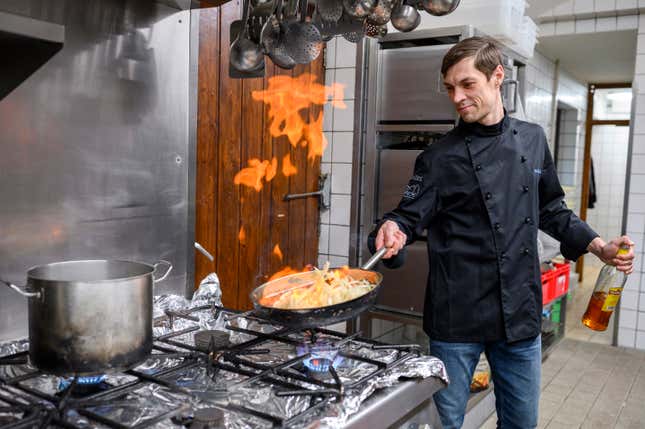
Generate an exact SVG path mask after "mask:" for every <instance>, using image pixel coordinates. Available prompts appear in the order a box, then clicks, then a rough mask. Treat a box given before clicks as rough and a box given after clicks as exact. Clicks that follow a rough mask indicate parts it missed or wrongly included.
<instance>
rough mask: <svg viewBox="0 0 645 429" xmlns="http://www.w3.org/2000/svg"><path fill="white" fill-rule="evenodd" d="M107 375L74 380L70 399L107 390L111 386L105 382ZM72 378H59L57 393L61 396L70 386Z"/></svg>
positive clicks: (82, 377)
mask: <svg viewBox="0 0 645 429" xmlns="http://www.w3.org/2000/svg"><path fill="white" fill-rule="evenodd" d="M106 379H107V375H105V374H103V375H89V376H81V377H77V378H76V384H75V385H74V386H73V388H72V392H71V396H72V397H83V396H87V395H91V394H93V393H98V392H102V391H104V390H107V389H109V388H110V387H111V386H110V385H109V384H108V383H106V382H105V380H106ZM73 382H74V377H69V378H61V379H60V381H59V382H58V393H57V395H59V396H60V395H62V394H63V393H64V392H65V391H66V390H67V389H69V388H70V386H72V383H73Z"/></svg>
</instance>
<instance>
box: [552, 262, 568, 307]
mask: <svg viewBox="0 0 645 429" xmlns="http://www.w3.org/2000/svg"><path fill="white" fill-rule="evenodd" d="M554 265H555V266H556V269H555V270H554V271H553V272H554V273H555V274H554V280H553V283H554V287H555V298H558V297H561V296H562V295H564V294H565V293H567V292H568V291H569V273H570V272H571V265H570V264H569V263H568V262H565V263H564V264H554Z"/></svg>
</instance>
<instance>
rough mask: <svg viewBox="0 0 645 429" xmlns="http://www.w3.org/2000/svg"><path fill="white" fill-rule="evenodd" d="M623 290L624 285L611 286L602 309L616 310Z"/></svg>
mask: <svg viewBox="0 0 645 429" xmlns="http://www.w3.org/2000/svg"><path fill="white" fill-rule="evenodd" d="M622 290H623V288H622V287H610V288H609V292H608V293H607V298H605V303H604V304H603V305H602V311H614V310H615V309H616V304H618V300H619V299H620V293H621V292H622Z"/></svg>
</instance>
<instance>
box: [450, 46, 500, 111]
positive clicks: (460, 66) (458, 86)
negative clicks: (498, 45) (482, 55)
mask: <svg viewBox="0 0 645 429" xmlns="http://www.w3.org/2000/svg"><path fill="white" fill-rule="evenodd" d="M503 80H504V68H503V67H502V66H501V65H499V66H497V69H495V71H494V72H493V74H492V75H491V77H490V79H487V78H486V75H485V74H484V73H482V72H481V71H479V70H477V69H476V68H475V58H474V57H470V58H464V59H463V60H461V61H459V62H458V63H457V64H455V65H453V66H452V67H450V68H449V69H448V71H447V72H446V75H445V76H444V78H443V82H444V85H445V87H446V90H447V91H448V96H449V97H450V99H451V100H452V102H453V103H454V104H455V108H456V109H457V113H459V116H461V118H462V119H463V120H464V121H465V122H482V121H483V120H485V118H486V117H487V116H488V115H490V114H491V112H493V109H494V108H495V107H497V106H498V104H501V96H500V92H499V88H500V85H501V83H502V81H503Z"/></svg>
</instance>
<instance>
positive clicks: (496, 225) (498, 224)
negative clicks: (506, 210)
mask: <svg viewBox="0 0 645 429" xmlns="http://www.w3.org/2000/svg"><path fill="white" fill-rule="evenodd" d="M494 227H495V231H499V229H500V228H501V227H502V225H501V224H500V223H499V222H495V225H494Z"/></svg>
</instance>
